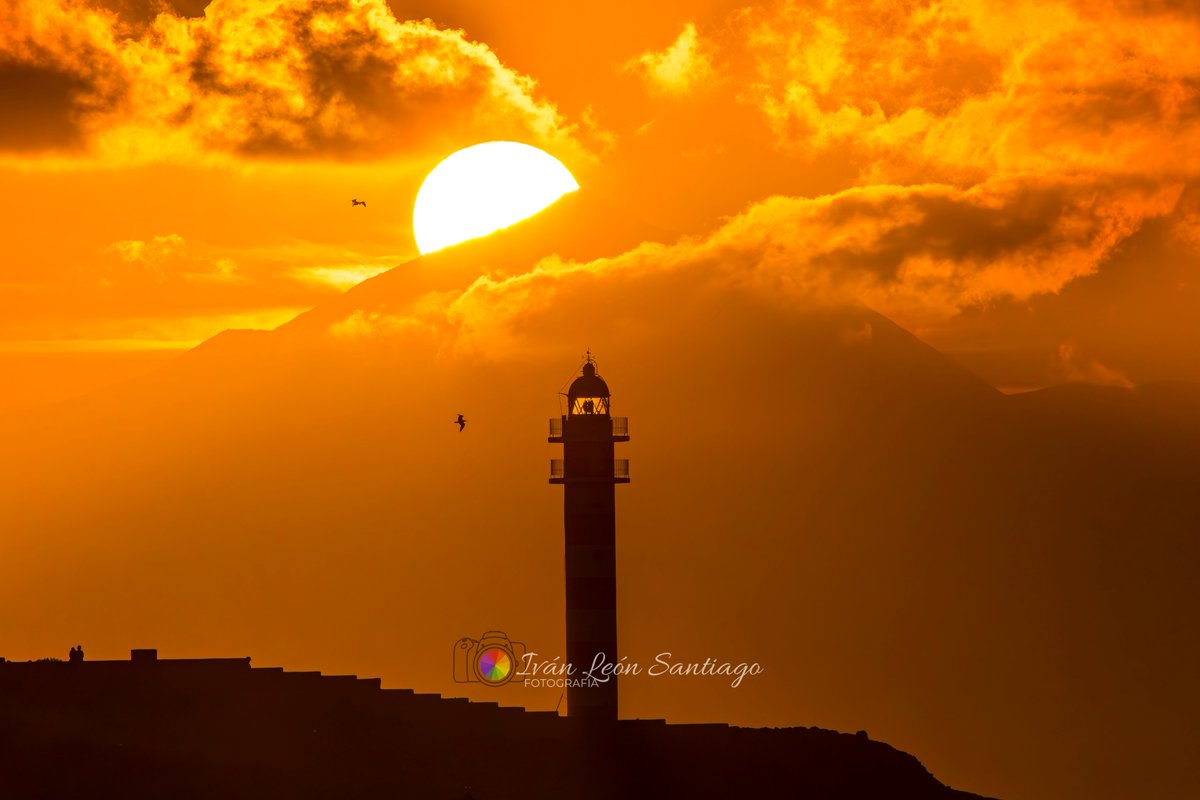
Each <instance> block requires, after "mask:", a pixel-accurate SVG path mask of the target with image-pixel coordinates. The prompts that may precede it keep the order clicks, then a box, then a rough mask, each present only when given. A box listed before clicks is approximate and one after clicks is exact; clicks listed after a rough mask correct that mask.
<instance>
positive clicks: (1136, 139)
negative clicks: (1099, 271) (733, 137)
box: [739, 0, 1200, 183]
mask: <svg viewBox="0 0 1200 800" xmlns="http://www.w3.org/2000/svg"><path fill="white" fill-rule="evenodd" d="M1143 12H1145V13H1143ZM739 30H740V37H741V42H742V46H743V47H744V49H745V56H746V58H747V59H749V60H750V61H751V62H752V65H753V66H752V70H751V75H750V76H749V77H747V80H746V83H745V88H744V92H743V97H744V99H746V100H748V101H749V102H751V103H753V104H755V105H756V106H757V107H758V108H759V109H761V111H762V112H763V114H764V115H765V118H766V119H767V121H768V123H769V125H770V126H771V129H772V130H773V132H774V134H775V136H776V139H777V141H778V143H779V144H780V145H781V146H782V147H784V148H786V149H791V150H798V151H807V152H813V151H820V150H822V149H825V148H829V147H832V146H837V145H847V144H848V145H851V146H853V147H856V148H858V149H859V150H860V152H862V153H863V154H864V155H866V156H867V157H868V158H869V159H870V160H869V163H870V165H871V169H870V173H871V177H874V178H877V179H878V178H884V179H886V178H888V177H889V176H890V177H891V178H892V179H895V178H896V177H901V178H905V179H909V178H910V177H914V176H920V177H921V178H923V179H926V180H928V179H929V178H931V177H932V178H935V179H938V180H946V181H952V182H956V183H970V182H974V181H978V180H983V179H985V178H986V177H990V176H994V175H996V174H1001V173H1002V174H1019V173H1026V172H1036V173H1039V174H1047V173H1065V174H1081V173H1087V174H1098V175H1112V174H1138V175H1141V176H1146V175H1151V174H1152V175H1156V176H1164V177H1167V178H1171V179H1177V178H1179V177H1181V176H1193V175H1196V174H1197V172H1198V171H1200V147H1198V146H1197V145H1198V144H1200V21H1198V20H1197V19H1196V17H1195V15H1193V16H1192V17H1191V18H1188V17H1185V16H1182V15H1180V14H1164V13H1153V9H1148V6H1147V4H1144V3H1114V4H1109V5H1104V4H1096V3H1071V2H1063V1H1061V0H1060V2H1041V0H1039V1H1038V2H1022V1H1021V0H1018V2H1016V3H1013V2H993V0H944V2H937V3H925V2H891V3H877V2H867V0H851V1H850V2H843V1H842V0H839V1H838V2H833V1H832V0H826V1H825V2H818V3H804V4H800V3H796V2H784V3H780V4H777V5H775V6H772V7H769V8H760V9H755V10H752V11H747V12H746V13H745V14H743V15H742V16H741V17H740V18H739Z"/></svg>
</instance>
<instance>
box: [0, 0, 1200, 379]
mask: <svg viewBox="0 0 1200 800" xmlns="http://www.w3.org/2000/svg"><path fill="white" fill-rule="evenodd" d="M168 5H169V4H168ZM168 5H163V6H155V5H154V4H151V3H140V2H135V1H134V0H120V1H119V2H117V1H116V0H114V2H112V3H109V4H107V9H111V10H106V7H105V5H104V4H101V5H100V6H97V7H94V8H93V7H89V6H87V5H79V4H76V5H71V4H68V3H64V2H58V0H49V1H46V0H38V2H29V3H17V4H6V5H5V6H4V9H3V10H0V14H2V15H3V17H2V19H0V21H2V22H3V25H2V27H0V85H3V86H4V87H6V89H5V92H4V94H3V98H4V99H3V100H2V101H0V102H2V103H3V104H4V108H3V113H4V117H5V120H6V123H7V124H5V125H4V127H3V132H0V172H2V173H3V182H4V185H5V187H6V191H5V192H4V196H3V199H0V203H2V204H3V207H0V214H2V218H3V219H4V220H5V232H6V237H5V238H6V247H7V252H8V256H7V257H6V258H5V259H4V260H3V264H2V265H0V285H3V287H4V292H3V293H2V294H0V304H2V308H0V352H2V353H3V354H4V355H3V358H4V359H6V362H8V363H14V358H13V356H14V354H26V353H31V352H33V353H39V354H46V353H48V352H55V353H59V352H72V353H74V352H79V351H84V352H95V351H96V350H102V349H121V350H132V351H156V350H159V349H161V348H163V347H186V346H189V345H191V344H194V343H195V342H197V341H200V340H202V339H204V338H206V337H208V336H210V335H212V334H214V333H216V332H218V331H220V330H221V329H223V328H225V327H262V326H267V327H269V326H271V325H273V324H276V323H278V322H281V321H283V320H285V319H287V318H288V317H289V316H291V315H292V314H293V313H295V312H296V311H297V310H298V309H302V308H304V307H307V306H308V305H311V304H312V303H313V302H315V301H317V300H319V299H320V298H322V297H326V296H328V295H329V294H330V293H332V292H336V291H338V290H340V289H344V288H345V287H347V286H349V285H351V284H352V283H353V282H354V281H355V280H356V279H359V278H361V277H362V276H366V275H370V274H374V273H375V272H378V271H380V270H382V269H384V268H386V267H389V266H392V265H394V264H395V263H398V262H399V261H402V260H404V259H405V258H407V257H409V256H411V255H413V254H414V245H413V241H412V235H411V230H410V227H409V220H410V212H411V202H412V199H413V197H414V195H415V192H416V188H417V186H418V185H419V182H420V180H421V178H422V177H423V175H424V174H425V172H427V171H428V170H429V168H430V167H431V166H432V165H433V164H435V163H436V162H437V161H438V160H439V159H440V158H441V157H443V156H444V155H446V154H447V153H448V152H450V151H452V150H453V149H455V148H456V147H458V146H461V145H465V144H469V143H472V142H476V141H480V140H486V139H490V138H515V139H519V140H522V141H528V142H530V143H533V144H537V145H539V146H542V147H544V148H546V149H548V150H549V151H550V152H552V153H553V154H555V155H557V156H558V157H559V158H561V159H562V160H563V161H564V162H565V163H566V164H567V165H568V167H569V168H571V169H572V171H573V172H575V173H576V175H577V177H578V178H579V179H580V181H581V183H582V184H583V186H584V187H585V191H588V192H590V193H592V194H594V195H597V196H603V197H604V198H607V199H608V200H609V202H611V203H612V204H613V206H614V207H617V208H620V209H621V213H622V214H624V215H627V216H628V217H629V218H630V219H632V220H636V221H637V223H638V224H639V225H640V226H642V227H641V228H640V230H641V231H642V232H643V235H644V236H645V237H646V238H650V239H653V240H656V241H662V242H664V243H668V244H669V243H672V242H674V241H675V240H676V238H677V237H678V236H679V235H680V234H689V235H693V236H699V237H702V238H706V237H722V236H727V235H729V234H730V233H731V229H730V228H728V227H724V225H725V223H724V220H727V219H728V218H730V217H731V216H734V215H739V214H747V213H749V214H750V215H753V213H754V212H752V211H750V209H751V208H752V206H753V204H754V203H758V202H761V201H762V200H764V199H765V198H768V197H772V196H776V195H778V196H782V197H787V198H792V199H791V200H787V201H784V200H777V201H773V202H775V203H778V204H785V203H792V204H793V206H792V207H790V208H789V207H787V206H784V205H780V209H782V210H781V213H783V214H786V215H792V214H793V211H799V212H800V214H801V216H804V218H805V219H807V220H808V221H807V222H806V223H804V225H803V226H802V229H796V228H789V229H788V230H787V232H786V236H789V237H796V238H794V239H790V240H787V241H783V240H781V237H782V236H784V235H785V234H784V233H783V231H780V230H776V231H774V232H773V233H772V234H771V237H772V242H771V245H770V246H771V247H772V248H778V249H779V251H780V252H781V253H783V254H787V257H788V258H794V259H796V261H797V263H798V264H801V263H802V264H804V265H806V266H805V268H804V269H802V270H799V271H800V272H803V273H805V274H806V275H813V274H815V275H817V276H818V278H817V279H818V280H820V281H821V282H829V283H831V284H833V286H831V287H830V288H831V290H834V291H838V292H844V293H846V294H848V295H851V296H855V297H858V298H860V299H862V300H864V301H865V302H867V303H869V304H870V305H872V307H874V308H877V309H878V310H880V311H883V312H884V313H887V314H890V315H891V316H892V317H893V318H895V319H897V321H899V322H901V324H905V325H907V326H908V327H909V328H910V329H914V330H916V331H918V332H919V333H920V334H921V335H923V336H925V337H926V338H927V340H929V341H931V342H932V343H934V344H936V345H937V346H939V347H940V348H942V349H943V350H947V351H950V352H954V353H958V354H959V357H960V358H962V359H963V361H964V363H967V364H968V365H969V366H971V367H972V368H974V369H976V370H977V371H979V372H980V373H981V374H983V375H984V376H985V377H987V378H988V379H989V380H992V381H994V382H995V383H997V384H999V385H1015V386H1017V385H1044V384H1047V383H1052V382H1055V381H1057V380H1061V379H1063V378H1068V377H1076V376H1080V375H1082V376H1085V377H1086V376H1089V375H1090V376H1093V377H1094V376H1096V375H1118V374H1119V375H1126V376H1129V379H1130V380H1146V379H1164V378H1173V377H1181V376H1187V377H1195V376H1196V375H1197V370H1198V369H1200V365H1198V364H1197V363H1196V361H1195V359H1194V358H1193V357H1191V356H1190V355H1188V353H1190V352H1192V351H1194V350H1195V347H1193V346H1192V345H1195V344H1197V342H1196V340H1195V339H1194V338H1193V337H1194V334H1193V333H1192V326H1189V325H1186V324H1185V322H1186V320H1187V319H1189V318H1190V317H1191V315H1192V312H1193V311H1194V309H1195V305H1196V296H1195V289H1194V282H1193V281H1192V280H1191V278H1190V269H1189V265H1194V263H1195V259H1196V255H1197V247H1200V245H1198V244H1197V242H1200V234H1197V230H1200V228H1198V225H1200V223H1198V222H1197V219H1198V216H1197V215H1198V214H1200V212H1198V211H1197V208H1200V201H1197V200H1196V196H1195V195H1196V191H1195V189H1193V188H1192V185H1193V184H1194V182H1195V177H1196V172H1197V170H1198V169H1200V163H1198V162H1197V156H1196V153H1197V152H1198V150H1197V148H1196V147H1195V146H1193V145H1194V142H1195V141H1196V137H1197V127H1196V126H1197V121H1196V120H1197V114H1196V111H1197V91H1196V88H1195V87H1196V79H1197V71H1198V70H1200V66H1198V65H1200V54H1198V53H1197V47H1200V46H1198V45H1197V44H1196V42H1197V41H1198V40H1200V39H1198V37H1197V36H1196V33H1197V26H1198V25H1200V21H1198V18H1197V16H1196V15H1195V14H1193V13H1189V11H1188V10H1187V9H1188V8H1189V6H1187V4H1171V3H1166V2H1163V3H1150V2H1128V3H1124V2H1110V3H1080V4H1073V3H1070V2H1056V3H1044V2H1037V3H1032V2H1031V3H1025V4H1021V3H1018V4H1016V5H1013V4H1012V3H992V2H985V1H983V0H972V1H970V2H968V1H967V0H961V1H956V2H941V3H890V4H889V3H884V4H880V3H871V4H858V3H807V4H806V3H774V4H771V3H768V4H761V5H757V6H752V7H741V6H740V4H737V3H728V2H698V3H683V4H655V5H654V7H653V8H647V7H646V4H644V3H638V4H635V3H611V4H606V5H605V6H604V7H603V8H601V7H597V8H595V9H588V10H577V9H573V8H571V9H569V8H567V7H564V6H562V4H557V3H548V2H547V3H534V4H530V3H520V4H515V5H513V6H512V7H509V6H508V5H506V4H505V3H502V2H501V3H497V2H488V3H482V2H479V3H475V2H457V3H428V4H422V3H403V4H400V3H394V4H393V6H392V7H391V8H390V9H389V8H388V7H385V6H384V5H383V4H382V3H381V2H334V3H324V4H318V5H312V4H309V3H307V2H267V3H258V2H249V0H243V1H241V2H215V3H212V4H210V5H209V6H208V7H207V8H206V9H204V8H202V7H201V6H202V5H203V4H201V3H198V2H191V3H184V2H180V3H178V4H177V11H178V12H179V14H180V15H179V16H177V15H176V14H175V13H171V9H170V8H169V7H168ZM154 11H159V12H162V13H159V14H158V15H157V16H154V14H153V12H154ZM393 12H394V14H395V15H393ZM185 15H190V16H185ZM201 15H202V16H201ZM426 17H429V18H430V19H431V20H432V21H429V22H423V21H410V22H402V21H399V20H405V19H411V20H421V19H423V18H426ZM350 196H363V197H369V198H371V201H372V205H371V212H370V214H362V213H351V212H350V210H349V208H348V207H347V202H346V201H347V198H348V197H350ZM839 196H845V197H846V198H848V199H847V201H846V202H847V203H848V204H849V205H851V206H855V207H859V208H861V209H862V212H863V215H862V216H854V217H844V216H839V215H837V214H832V215H826V216H824V217H821V215H820V213H819V212H815V211H814V212H813V213H816V215H817V216H816V217H811V216H809V214H810V211H809V210H810V209H818V208H820V207H822V206H824V205H827V204H829V203H836V202H837V197H839ZM875 215H879V216H881V217H884V218H886V219H887V220H889V223H888V225H892V224H895V223H896V221H898V220H901V219H908V220H910V221H912V223H913V224H912V225H910V226H908V228H907V230H906V231H905V232H904V233H896V232H895V231H891V230H888V229H887V226H884V227H882V228H880V227H872V226H871V223H870V218H871V217H872V216H875ZM67 221H69V225H68V226H67V228H66V229H65V230H64V225H65V224H67ZM842 237H851V239H852V240H853V241H854V242H856V243H857V244H855V245H854V246H855V247H860V248H861V249H862V257H861V258H848V257H845V255H844V254H842V255H841V256H837V255H831V254H829V253H822V252H819V251H821V250H823V249H824V248H826V247H827V246H829V245H830V243H832V245H833V246H834V247H835V248H836V247H837V246H838V245H837V242H839V241H843V239H842ZM860 237H861V241H860ZM614 238H615V240H614V241H613V242H610V243H609V246H608V249H607V250H605V249H604V248H603V246H602V245H598V246H597V247H596V248H595V252H592V253H589V254H588V255H605V256H618V255H619V254H620V252H621V251H622V250H623V249H627V248H628V246H629V242H626V241H621V240H620V239H619V237H614ZM748 244H749V246H750V247H752V248H761V247H765V246H767V244H766V242H765V241H764V240H762V239H755V240H754V241H753V243H748ZM1124 273H1130V274H1124ZM1118 331H1119V335H1116V332H1118ZM1064 346H1066V349H1065V350H1064ZM1064 352H1070V353H1071V354H1072V355H1071V357H1070V358H1069V359H1066V358H1064V357H1063V356H1062V353H1064ZM43 357H44V355H43ZM24 363H27V360H26V361H25V362H24ZM1092 363H1095V364H1100V365H1102V366H1103V367H1104V369H1102V370H1094V369H1091V368H1090V367H1089V366H1088V365H1089V364H1092ZM12 369H13V370H14V373H13V374H15V375H16V374H30V370H28V369H26V370H22V369H21V368H20V367H18V366H14V367H12ZM64 377H65V373H64ZM14 391H15V390H14Z"/></svg>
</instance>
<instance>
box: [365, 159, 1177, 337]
mask: <svg viewBox="0 0 1200 800" xmlns="http://www.w3.org/2000/svg"><path fill="white" fill-rule="evenodd" d="M1180 191H1181V188H1180V187H1179V186H1173V187H1166V188H1162V187H1158V186H1156V185H1154V184H1150V183H1147V184H1143V185H1136V186H1133V185H1123V184H1122V185H1116V184H1113V185H1106V186H1103V187H1099V188H1098V187H1097V186H1096V185H1095V184H1094V183H1092V182H1090V181H1083V180H1079V181H1074V182H1070V181H1065V182H1064V181H1057V180H1056V181H1051V180H1046V179H1039V178H1033V177H1027V178H1021V179H1016V178H1005V179H996V180H994V181H989V182H986V183H984V184H981V185H979V186H976V187H973V188H969V189H962V188H957V187H954V186H949V185H945V184H929V185H919V186H870V187H862V188H855V189H850V190H846V191H843V192H839V193H836V194H832V195H827V196H823V197H817V198H794V197H772V198H769V199H767V200H764V201H762V202H759V203H756V204H754V205H753V206H751V207H750V208H749V209H747V210H746V211H745V212H743V213H742V214H739V215H737V216H735V217H733V218H731V219H729V220H728V221H726V222H725V223H724V224H723V225H721V226H720V227H719V228H717V229H716V230H715V231H713V232H712V233H711V234H709V235H707V236H704V237H695V238H685V239H682V240H680V241H679V242H677V243H675V244H673V245H664V244H655V243H647V244H643V245H641V246H639V247H637V248H634V249H633V250H631V251H629V252H626V253H624V254H622V255H619V256H615V257H612V258H602V259H597V260H595V261H590V262H583V263H579V262H570V261H564V260H562V259H559V258H557V257H551V258H548V259H544V260H543V261H541V262H540V263H538V264H537V265H536V266H534V267H533V268H532V269H530V270H528V271H527V272H525V273H523V274H519V275H516V276H513V277H508V278H497V277H490V276H484V277H481V278H479V279H478V280H476V281H475V282H474V283H473V284H472V285H471V286H470V287H468V288H466V289H465V290H463V291H461V292H460V293H456V294H454V293H452V294H449V295H445V294H443V295H439V296H437V297H436V298H433V297H432V296H430V297H425V298H421V300H420V303H421V311H420V313H419V314H416V313H414V312H404V313H397V314H394V315H393V316H392V317H391V318H389V320H388V328H387V330H386V331H383V332H385V333H386V332H387V331H396V330H401V329H402V326H401V325H400V324H398V322H399V321H400V320H405V319H407V320H409V321H411V322H413V323H418V322H419V323H420V324H422V325H425V326H427V327H428V326H430V325H440V327H441V330H442V335H443V336H444V337H446V338H447V341H448V342H449V341H450V340H454V341H453V343H452V346H455V347H460V346H462V347H481V348H484V349H495V348H503V347H506V346H511V347H516V346H517V344H518V342H519V343H520V345H521V346H522V347H524V346H527V345H529V342H526V341H525V339H524V338H523V337H524V332H525V331H528V330H535V329H540V327H539V326H538V325H536V324H534V321H535V320H536V319H537V318H538V317H539V316H540V315H542V314H546V313H551V311H552V310H553V309H554V308H556V307H557V306H558V304H559V299H560V298H562V297H572V296H574V297H587V298H588V299H589V304H590V305H595V306H596V307H599V308H607V309H612V310H613V311H614V313H620V314H623V315H625V316H628V317H629V318H630V320H633V319H635V318H636V317H637V316H638V314H643V313H644V314H649V315H653V314H654V313H657V312H655V310H654V309H655V308H661V307H662V306H663V304H668V305H672V306H674V305H678V304H680V303H685V302H689V301H691V300H694V299H695V298H696V297H697V296H699V295H701V294H704V293H710V294H711V293H716V295H717V296H733V295H748V296H752V297H754V298H756V299H757V302H763V303H767V304H770V305H773V306H776V307H780V308H783V309H785V311H787V312H789V313H790V312H792V311H795V310H797V309H803V308H807V307H811V306H813V305H837V304H845V303H865V304H866V305H868V306H870V307H872V308H874V309H876V310H878V311H881V312H882V313H884V314H886V315H888V316H890V317H892V318H894V319H896V320H897V321H898V322H900V323H901V324H902V325H905V326H908V327H912V328H918V329H919V328H922V327H924V326H930V325H939V324H942V323H944V322H946V321H947V320H949V319H951V318H953V317H954V316H956V315H957V314H958V313H959V312H960V311H962V310H963V309H966V308H971V307H979V306H986V305H987V304H989V303H992V302H995V301H998V300H1001V299H1008V298H1015V299H1017V300H1023V299H1027V298H1029V297H1032V296H1034V295H1038V294H1045V293H1052V292H1057V291H1059V290H1060V289H1061V288H1062V287H1063V286H1065V285H1066V284H1068V283H1070V282H1071V281H1073V280H1075V279H1077V278H1079V277H1081V276H1084V275H1089V274H1091V273H1093V272H1095V271H1096V269H1097V268H1098V267H1099V265H1100V264H1101V263H1102V262H1103V261H1104V260H1105V259H1106V258H1107V257H1108V256H1109V254H1110V253H1111V252H1112V250H1113V249H1114V248H1116V247H1117V246H1118V245H1120V243H1121V242H1122V241H1124V240H1125V239H1126V238H1128V237H1129V236H1130V235H1132V234H1133V233H1134V232H1135V231H1137V230H1138V229H1139V228H1140V226H1141V225H1142V223H1143V222H1145V221H1146V220H1149V219H1153V218H1157V217H1161V216H1164V215H1166V214H1168V213H1169V212H1170V211H1171V210H1172V209H1173V208H1174V207H1175V204H1176V203H1177V202H1178V199H1179V196H1180ZM609 287H611V288H609ZM609 295H612V297H609ZM610 300H611V302H609V301H610ZM435 301H436V302H435ZM642 305H645V307H644V308H643V307H642ZM438 320H440V322H439V321H438ZM375 321H376V322H378V320H375ZM364 322H367V323H369V322H371V320H365V321H364V320H361V319H360V320H357V323H360V324H357V325H356V327H355V330H356V333H357V334H358V335H364V334H365V328H366V327H367V326H365V325H363V324H361V323H364ZM630 324H634V323H632V322H631V323H630Z"/></svg>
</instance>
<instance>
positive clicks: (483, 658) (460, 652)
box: [454, 631, 525, 686]
mask: <svg viewBox="0 0 1200 800" xmlns="http://www.w3.org/2000/svg"><path fill="white" fill-rule="evenodd" d="M524 657H525V644H524V643H523V642H514V641H513V640H511V639H509V638H508V635H507V634H505V633H504V632H503V631H487V632H486V633H484V634H483V635H482V636H480V637H479V638H478V639H471V638H467V637H464V638H462V639H459V640H458V641H457V642H456V643H455V645H454V680H455V681H457V682H458V683H482V684H485V685H487V686H503V685H504V684H506V683H508V682H509V681H511V680H512V679H513V676H514V675H516V674H517V671H518V670H519V669H520V665H521V660H522V659H523V658H524Z"/></svg>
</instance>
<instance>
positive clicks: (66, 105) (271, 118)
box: [0, 0, 581, 161]
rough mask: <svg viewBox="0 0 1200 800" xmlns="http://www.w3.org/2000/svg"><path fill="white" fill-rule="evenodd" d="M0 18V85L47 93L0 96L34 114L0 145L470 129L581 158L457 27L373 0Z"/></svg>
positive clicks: (166, 149)
mask: <svg viewBox="0 0 1200 800" xmlns="http://www.w3.org/2000/svg"><path fill="white" fill-rule="evenodd" d="M2 13H3V16H0V81H6V82H9V83H14V84H16V83H20V85H23V86H33V87H36V86H38V85H45V86H47V87H51V88H53V89H54V91H51V92H49V93H47V94H44V96H43V97H42V99H41V100H39V101H34V100H32V99H30V98H17V99H16V100H12V99H10V100H8V101H6V102H9V103H12V104H14V108H13V110H14V111H16V112H20V114H21V115H24V116H25V117H26V118H28V117H29V115H40V118H41V119H42V122H41V123H39V125H40V128H39V125H34V126H33V127H30V126H27V125H21V126H15V127H18V128H21V129H22V131H24V132H23V133H21V134H19V136H20V137H23V138H14V136H16V135H15V134H9V136H8V139H4V138H0V146H4V147H6V148H7V149H9V150H14V149H26V150H28V149H33V148H35V147H39V146H40V147H46V146H50V147H56V148H59V149H61V148H69V147H72V146H77V147H80V148H84V149H86V150H87V151H89V152H91V153H94V154H98V155H100V156H102V157H108V158H119V159H122V160H132V161H144V160H154V159H159V158H171V157H174V156H177V155H179V154H186V155H190V156H195V155H197V154H206V153H212V152H217V153H229V154H234V155H237V156H242V157H283V158H312V157H317V158H368V157H379V156H386V155H388V154H395V153H399V152H412V151H413V150H414V149H417V150H421V149H432V148H436V149H438V150H439V151H441V150H444V149H445V148H446V147H447V146H453V145H454V144H461V143H466V142H469V141H474V140H475V139H476V138H478V131H479V130H486V131H488V136H489V137H491V138H496V137H501V138H502V137H509V138H518V139H522V140H526V141H532V142H533V143H536V144H538V145H540V146H544V147H549V148H553V149H555V150H556V151H558V152H560V153H562V152H563V151H564V150H566V151H568V152H567V153H566V154H567V155H568V156H570V155H578V154H579V153H580V152H581V149H580V147H579V145H578V144H577V142H576V141H575V139H574V138H573V134H572V129H571V128H570V127H568V126H566V125H565V124H564V122H563V120H562V119H561V118H560V116H559V115H558V113H557V111H556V110H555V108H554V106H552V105H551V104H549V103H546V102H544V101H541V100H538V99H536V98H535V96H534V94H535V85H534V82H533V81H532V80H531V79H529V78H527V77H525V76H522V75H520V74H518V73H516V72H514V71H513V70H511V69H509V68H508V67H506V66H504V64H502V63H501V62H500V60H499V59H498V58H497V57H496V55H495V53H493V52H492V51H491V50H490V49H489V48H488V47H487V46H486V45H483V44H478V43H475V42H470V41H468V40H467V39H466V38H465V36H464V34H463V33H462V32H461V31H455V30H443V29H439V28H438V27H437V26H436V25H435V24H434V23H432V22H430V21H428V20H423V21H403V22H402V21H398V20H397V19H396V18H395V17H394V16H393V15H392V13H391V11H390V10H389V9H388V7H387V5H386V3H385V2H384V0H214V2H212V3H211V4H210V5H209V6H208V7H207V9H206V10H205V16H204V17H202V18H196V19H189V18H184V17H179V16H175V15H174V14H170V13H162V14H159V15H158V16H157V18H155V19H154V21H153V22H152V23H150V24H149V25H146V26H141V27H140V29H139V30H137V31H136V32H135V30H134V29H133V27H131V26H129V25H127V24H125V23H123V22H122V20H121V19H120V18H119V17H117V16H116V15H114V14H112V13H109V12H105V11H102V10H97V9H94V8H92V7H90V6H87V5H84V4H82V3H78V2H74V3H72V2H69V0H33V1H32V2H29V3H22V4H19V5H17V6H15V7H14V6H10V7H7V8H6V10H5V11H4V12H2ZM39 103H40V105H39ZM18 118H19V117H18ZM6 127H9V126H6ZM39 130H41V133H40V134H39V133H38V131H39ZM51 131H57V133H56V135H53V136H51V135H46V134H47V132H51Z"/></svg>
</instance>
